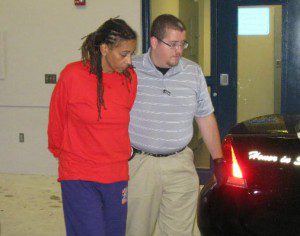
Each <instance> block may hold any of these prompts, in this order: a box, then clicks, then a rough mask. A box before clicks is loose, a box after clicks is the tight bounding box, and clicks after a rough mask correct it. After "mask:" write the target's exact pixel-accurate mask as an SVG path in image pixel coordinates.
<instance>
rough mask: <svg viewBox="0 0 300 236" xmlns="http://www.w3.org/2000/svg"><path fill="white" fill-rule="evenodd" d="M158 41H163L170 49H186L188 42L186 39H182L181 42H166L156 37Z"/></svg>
mask: <svg viewBox="0 0 300 236" xmlns="http://www.w3.org/2000/svg"><path fill="white" fill-rule="evenodd" d="M157 39H158V41H160V42H162V43H164V44H165V45H167V46H168V47H169V48H171V49H177V48H179V47H180V48H182V49H186V48H187V47H188V46H189V43H188V42H187V41H183V42H182V43H181V42H171V43H166V42H165V41H163V40H161V39H159V38H157Z"/></svg>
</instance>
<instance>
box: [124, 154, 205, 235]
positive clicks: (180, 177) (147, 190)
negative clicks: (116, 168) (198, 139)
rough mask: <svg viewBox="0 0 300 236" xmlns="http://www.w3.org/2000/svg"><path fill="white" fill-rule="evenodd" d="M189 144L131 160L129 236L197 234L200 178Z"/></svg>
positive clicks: (137, 156) (142, 155) (127, 231)
mask: <svg viewBox="0 0 300 236" xmlns="http://www.w3.org/2000/svg"><path fill="white" fill-rule="evenodd" d="M193 159H194V156H193V152H192V150H191V149H190V148H186V149H185V150H183V151H182V152H180V153H178V154H174V155H172V156H169V157H152V156H149V155H145V154H137V155H136V156H135V157H134V158H133V159H132V160H131V161H130V162H129V173H130V180H129V183H128V213H127V228H126V235H127V236H153V235H159V236H162V235H168V236H198V235H200V233H199V229H198V226H197V224H196V220H195V216H196V209H197V199H198V193H199V179H198V175H197V173H196V170H195V165H194V162H193Z"/></svg>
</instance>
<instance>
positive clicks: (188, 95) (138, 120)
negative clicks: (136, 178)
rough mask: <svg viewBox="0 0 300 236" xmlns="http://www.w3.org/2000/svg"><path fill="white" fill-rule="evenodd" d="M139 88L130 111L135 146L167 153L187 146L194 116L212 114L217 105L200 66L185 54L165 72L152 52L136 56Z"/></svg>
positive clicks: (132, 140)
mask: <svg viewBox="0 0 300 236" xmlns="http://www.w3.org/2000/svg"><path fill="white" fill-rule="evenodd" d="M133 65H134V66H135V71H136V73H137V77H138V91H137V97H136V100H135V102H134V105H133V108H132V110H131V113H130V115H131V116H130V124H129V133H130V139H131V144H132V146H133V147H135V148H137V149H139V150H142V151H145V152H151V153H159V154H166V153H172V152H175V151H178V150H180V149H181V148H183V147H184V146H186V145H187V144H188V143H189V142H190V141H191V139H192V136H193V118H194V116H197V117H205V116H207V115H210V114H211V113H212V112H213V111H214V108H213V106H212V102H211V99H210V96H209V93H208V91H207V85H206V81H205V78H204V75H203V73H202V71H201V69H200V67H199V66H198V65H197V64H196V63H194V62H192V61H189V60H187V59H185V58H181V59H180V61H179V63H178V65H177V66H174V67H172V68H170V70H168V72H167V73H166V74H165V75H163V74H162V73H161V72H160V71H159V70H157V69H156V67H155V66H154V64H153V63H152V61H151V59H150V53H149V51H148V53H146V54H143V55H141V56H138V57H135V58H134V59H133Z"/></svg>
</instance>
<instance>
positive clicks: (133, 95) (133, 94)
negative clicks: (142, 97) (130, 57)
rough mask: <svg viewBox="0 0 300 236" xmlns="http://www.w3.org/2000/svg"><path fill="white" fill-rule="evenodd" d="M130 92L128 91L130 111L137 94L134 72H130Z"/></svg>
mask: <svg viewBox="0 0 300 236" xmlns="http://www.w3.org/2000/svg"><path fill="white" fill-rule="evenodd" d="M130 73H131V90H130V109H131V108H132V106H133V104H134V100H135V98H136V93H137V83H138V81H137V75H136V73H135V71H134V70H132V71H131V72H130Z"/></svg>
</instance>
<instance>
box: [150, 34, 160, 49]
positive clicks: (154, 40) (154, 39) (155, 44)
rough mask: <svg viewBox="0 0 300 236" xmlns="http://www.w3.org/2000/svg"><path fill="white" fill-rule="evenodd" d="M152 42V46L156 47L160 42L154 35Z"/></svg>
mask: <svg viewBox="0 0 300 236" xmlns="http://www.w3.org/2000/svg"><path fill="white" fill-rule="evenodd" d="M150 44H151V48H156V47H157V44H158V39H157V38H156V37H154V36H152V37H151V38H150Z"/></svg>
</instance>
